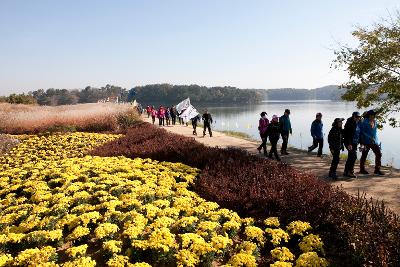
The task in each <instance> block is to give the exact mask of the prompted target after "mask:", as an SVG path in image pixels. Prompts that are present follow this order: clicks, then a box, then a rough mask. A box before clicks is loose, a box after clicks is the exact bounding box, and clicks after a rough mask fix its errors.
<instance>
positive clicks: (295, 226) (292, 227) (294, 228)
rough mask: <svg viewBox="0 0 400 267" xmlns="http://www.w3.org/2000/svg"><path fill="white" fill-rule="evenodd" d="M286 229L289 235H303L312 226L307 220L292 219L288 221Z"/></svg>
mask: <svg viewBox="0 0 400 267" xmlns="http://www.w3.org/2000/svg"><path fill="white" fill-rule="evenodd" d="M286 229H287V231H288V232H289V234H291V235H300V236H303V235H304V233H305V232H307V231H309V230H311V229H312V227H311V225H310V224H309V223H308V222H302V221H294V222H291V223H289V225H288V226H287V228H286Z"/></svg>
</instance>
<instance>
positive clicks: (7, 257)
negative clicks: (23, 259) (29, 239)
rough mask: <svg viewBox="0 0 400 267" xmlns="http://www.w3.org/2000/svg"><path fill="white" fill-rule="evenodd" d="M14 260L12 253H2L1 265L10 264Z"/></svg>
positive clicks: (0, 256)
mask: <svg viewBox="0 0 400 267" xmlns="http://www.w3.org/2000/svg"><path fill="white" fill-rule="evenodd" d="M12 260H13V257H12V256H11V254H2V255H0V267H3V266H7V265H10V264H11V262H12Z"/></svg>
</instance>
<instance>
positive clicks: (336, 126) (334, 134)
mask: <svg viewBox="0 0 400 267" xmlns="http://www.w3.org/2000/svg"><path fill="white" fill-rule="evenodd" d="M343 121H344V119H342V118H336V119H335V120H334V121H333V123H332V128H331V130H330V131H329V134H328V143H329V149H330V150H331V153H332V163H331V168H330V169H329V178H331V179H333V180H336V179H337V174H336V170H337V166H338V164H339V160H340V150H344V146H343V141H344V140H343V128H342V127H343Z"/></svg>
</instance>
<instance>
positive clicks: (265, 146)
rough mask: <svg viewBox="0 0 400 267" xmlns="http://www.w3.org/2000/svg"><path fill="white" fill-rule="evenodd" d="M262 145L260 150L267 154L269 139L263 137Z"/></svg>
mask: <svg viewBox="0 0 400 267" xmlns="http://www.w3.org/2000/svg"><path fill="white" fill-rule="evenodd" d="M261 141H262V142H261V145H260V146H259V147H258V150H261V149H263V152H264V154H267V137H266V136H261Z"/></svg>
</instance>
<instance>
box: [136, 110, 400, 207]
mask: <svg viewBox="0 0 400 267" xmlns="http://www.w3.org/2000/svg"><path fill="white" fill-rule="evenodd" d="M142 119H143V121H145V122H148V123H151V118H147V116H142ZM156 122H158V121H156ZM155 125H158V123H156V124H155ZM162 128H164V129H165V130H167V131H170V132H173V133H176V134H180V135H183V136H186V137H192V138H194V139H195V140H196V141H198V142H200V143H203V144H205V145H207V146H218V147H221V148H227V147H236V148H240V149H244V150H246V151H248V152H249V153H251V154H256V155H258V154H259V153H258V151H257V147H258V145H259V142H258V141H257V140H254V139H252V138H251V139H247V138H245V139H243V138H240V137H238V136H232V135H228V134H226V133H223V132H219V131H214V130H213V137H212V138H210V137H209V136H208V134H207V135H206V136H205V137H204V138H203V137H202V131H203V129H202V127H197V134H198V135H197V136H195V135H193V133H192V132H193V128H192V126H191V124H189V126H186V125H179V124H177V125H175V126H172V125H170V126H164V127H162ZM268 148H269V146H268ZM288 150H289V153H290V155H288V156H282V157H281V158H282V162H284V163H287V164H289V165H291V166H293V167H295V168H296V169H298V170H300V171H302V172H304V173H311V174H313V175H315V176H316V177H318V178H320V179H324V180H326V181H328V182H329V183H330V184H331V185H333V186H338V187H342V188H343V189H344V190H345V191H346V192H348V193H349V194H351V195H353V196H357V195H358V194H359V193H362V192H365V194H366V195H367V197H371V198H373V199H374V200H378V201H382V200H383V201H384V202H385V204H387V206H388V207H389V208H391V209H392V210H393V211H395V212H396V213H398V214H400V194H399V192H400V170H399V169H396V168H394V167H387V166H385V167H382V170H383V171H384V172H386V175H385V176H373V175H371V174H369V175H360V176H359V177H357V178H354V179H346V180H344V179H343V178H342V177H340V175H341V174H342V173H343V168H344V160H342V159H341V160H340V163H339V167H338V175H339V179H338V180H337V181H331V180H328V179H327V175H328V172H329V166H330V158H329V156H328V155H324V156H323V157H322V158H318V157H317V156H316V153H308V152H307V151H305V150H301V149H298V148H294V147H289V149H288ZM355 170H356V172H357V171H358V166H357V165H356V168H355ZM368 170H369V171H370V173H372V172H373V169H372V168H371V166H368Z"/></svg>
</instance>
